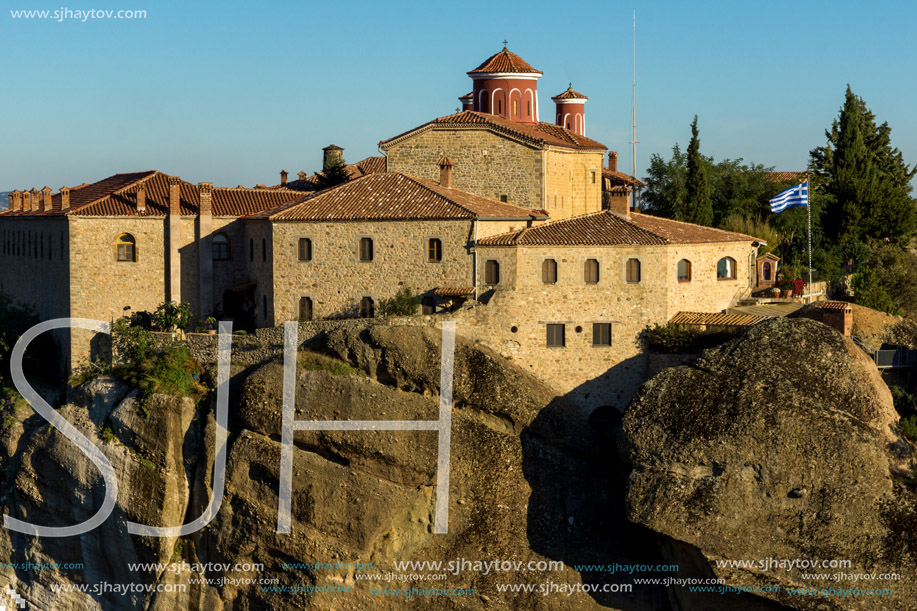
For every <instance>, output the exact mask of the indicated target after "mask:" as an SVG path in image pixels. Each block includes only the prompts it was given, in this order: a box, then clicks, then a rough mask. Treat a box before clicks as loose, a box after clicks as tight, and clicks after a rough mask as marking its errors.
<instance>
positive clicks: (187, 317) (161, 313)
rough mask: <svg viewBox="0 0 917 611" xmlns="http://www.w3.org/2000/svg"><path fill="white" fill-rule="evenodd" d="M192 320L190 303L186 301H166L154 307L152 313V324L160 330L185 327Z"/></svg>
mask: <svg viewBox="0 0 917 611" xmlns="http://www.w3.org/2000/svg"><path fill="white" fill-rule="evenodd" d="M193 322H194V314H192V313H191V304H189V303H188V302H183V303H180V304H177V303H175V302H174V301H167V302H165V303H164V304H162V305H160V306H159V307H158V308H156V312H154V313H153V324H154V325H156V327H157V328H158V329H159V330H160V331H172V330H173V329H187V328H188V327H190V326H191V323H193Z"/></svg>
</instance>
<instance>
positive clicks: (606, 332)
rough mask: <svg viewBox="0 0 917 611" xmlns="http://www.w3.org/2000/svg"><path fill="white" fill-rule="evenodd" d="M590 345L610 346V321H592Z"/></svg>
mask: <svg viewBox="0 0 917 611" xmlns="http://www.w3.org/2000/svg"><path fill="white" fill-rule="evenodd" d="M592 345H593V346H610V345H611V323H610V322H596V323H592Z"/></svg>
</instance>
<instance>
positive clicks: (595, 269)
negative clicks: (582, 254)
mask: <svg viewBox="0 0 917 611" xmlns="http://www.w3.org/2000/svg"><path fill="white" fill-rule="evenodd" d="M583 280H585V282H586V284H598V283H599V262H598V261H597V260H596V259H586V264H585V265H584V266H583Z"/></svg>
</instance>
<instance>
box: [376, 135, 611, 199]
mask: <svg viewBox="0 0 917 611" xmlns="http://www.w3.org/2000/svg"><path fill="white" fill-rule="evenodd" d="M443 155H447V156H448V157H449V158H450V159H451V160H452V163H453V164H454V168H453V177H452V185H453V186H454V187H455V188H456V189H462V190H464V191H469V192H471V193H477V194H479V195H484V196H486V197H492V198H494V199H500V196H502V195H506V196H507V200H508V201H509V203H511V204H516V205H519V206H526V207H529V208H538V209H540V208H542V207H543V206H544V202H543V197H542V196H543V193H544V176H543V175H542V172H543V171H544V167H543V163H542V156H543V155H544V152H543V151H540V150H538V149H536V148H533V147H530V146H528V145H525V144H521V143H519V142H518V141H516V140H511V139H509V138H506V137H504V136H499V135H497V134H494V133H492V132H489V131H487V130H486V129H451V130H450V129H431V130H428V131H426V132H424V133H422V134H419V135H417V136H414V137H412V138H409V139H407V140H405V141H403V142H400V143H398V144H396V145H395V146H393V147H391V148H390V149H388V151H386V157H387V160H388V161H387V164H388V166H387V167H388V171H389V172H403V173H405V174H410V175H411V176H417V177H418V178H424V179H427V180H432V181H436V182H439V173H440V170H439V167H438V166H437V165H436V164H437V162H438V161H439V159H440V158H441V157H442V156H443ZM600 165H601V164H600Z"/></svg>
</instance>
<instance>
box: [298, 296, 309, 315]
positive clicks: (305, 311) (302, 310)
mask: <svg viewBox="0 0 917 611" xmlns="http://www.w3.org/2000/svg"><path fill="white" fill-rule="evenodd" d="M299 320H312V298H311V297H300V298H299Z"/></svg>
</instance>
